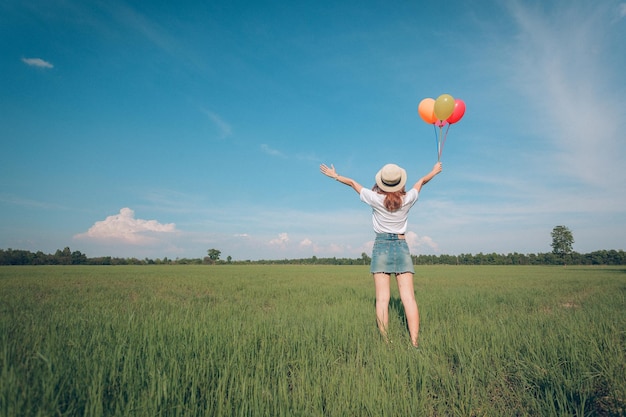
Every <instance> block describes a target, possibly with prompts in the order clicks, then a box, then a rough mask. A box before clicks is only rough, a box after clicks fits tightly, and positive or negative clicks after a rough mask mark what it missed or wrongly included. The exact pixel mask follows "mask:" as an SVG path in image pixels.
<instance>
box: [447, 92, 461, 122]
mask: <svg viewBox="0 0 626 417" xmlns="http://www.w3.org/2000/svg"><path fill="white" fill-rule="evenodd" d="M464 114H465V103H464V102H463V100H461V99H460V98H457V99H455V100H454V110H453V111H452V114H451V115H450V117H448V118H447V119H446V121H447V122H448V123H450V124H453V123H456V122H458V121H459V120H461V119H462V118H463V115H464Z"/></svg>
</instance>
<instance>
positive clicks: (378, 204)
mask: <svg viewBox="0 0 626 417" xmlns="http://www.w3.org/2000/svg"><path fill="white" fill-rule="evenodd" d="M359 195H360V196H361V201H363V202H364V203H366V204H367V205H369V206H370V207H372V223H373V225H374V231H375V232H376V233H397V234H399V235H401V234H404V233H405V232H406V229H407V225H408V218H409V210H410V209H411V207H413V205H414V204H415V202H416V201H417V197H418V192H417V190H416V189H415V188H411V189H410V190H409V191H407V192H406V194H405V195H404V197H403V199H402V207H400V208H399V209H398V210H396V211H388V210H387V209H386V208H385V195H384V194H378V193H377V192H375V191H372V190H370V189H368V188H365V187H363V188H362V189H361V193H360V194H359Z"/></svg>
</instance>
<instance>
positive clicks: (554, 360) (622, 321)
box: [0, 265, 626, 417]
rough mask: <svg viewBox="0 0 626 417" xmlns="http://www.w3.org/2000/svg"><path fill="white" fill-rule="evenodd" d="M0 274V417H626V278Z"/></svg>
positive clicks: (323, 271)
mask: <svg viewBox="0 0 626 417" xmlns="http://www.w3.org/2000/svg"><path fill="white" fill-rule="evenodd" d="M416 272H417V273H416V276H415V285H416V295H417V300H418V305H419V308H420V315H421V333H420V348H419V349H414V348H412V347H411V345H410V342H409V339H408V333H407V331H406V329H405V324H404V316H403V311H402V305H401V303H400V300H399V297H398V294H397V289H395V288H394V292H393V293H392V302H391V311H390V330H389V332H390V335H391V339H392V343H391V344H386V343H385V342H384V341H383V340H382V338H381V337H380V335H379V334H378V330H377V328H376V323H375V315H374V288H373V282H372V278H371V276H370V274H369V269H368V267H367V266H363V267H349V266H340V267H337V266H295V265H286V266H257V265H254V266H233V265H224V266H154V267H150V266H137V267H130V266H128V267H93V266H92V267H80V266H70V267H0V338H1V342H0V415H2V416H7V417H8V416H11V417H12V416H149V417H154V416H341V417H344V416H374V417H382V416H403V417H404V416H624V415H626V377H625V375H626V352H625V351H626V270H625V269H624V268H600V267H598V268H593V267H567V268H563V267H539V266H533V267H512V266H509V267H497V266H489V267H451V266H434V267H422V266H420V267H417V268H416Z"/></svg>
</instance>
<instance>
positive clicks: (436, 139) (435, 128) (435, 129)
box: [433, 123, 439, 158]
mask: <svg viewBox="0 0 626 417" xmlns="http://www.w3.org/2000/svg"><path fill="white" fill-rule="evenodd" d="M433 130H434V132H435V147H436V148H437V158H439V138H438V137H437V124H435V123H433Z"/></svg>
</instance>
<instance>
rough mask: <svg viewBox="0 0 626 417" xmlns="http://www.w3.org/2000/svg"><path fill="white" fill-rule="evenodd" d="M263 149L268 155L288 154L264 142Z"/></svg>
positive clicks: (284, 156) (281, 155)
mask: <svg viewBox="0 0 626 417" xmlns="http://www.w3.org/2000/svg"><path fill="white" fill-rule="evenodd" d="M261 150H262V151H263V152H265V153H266V154H268V155H271V156H276V157H279V158H286V157H287V156H286V155H285V154H284V153H282V152H281V151H279V150H276V149H273V148H271V147H270V146H269V145H267V144H265V143H263V144H261Z"/></svg>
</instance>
